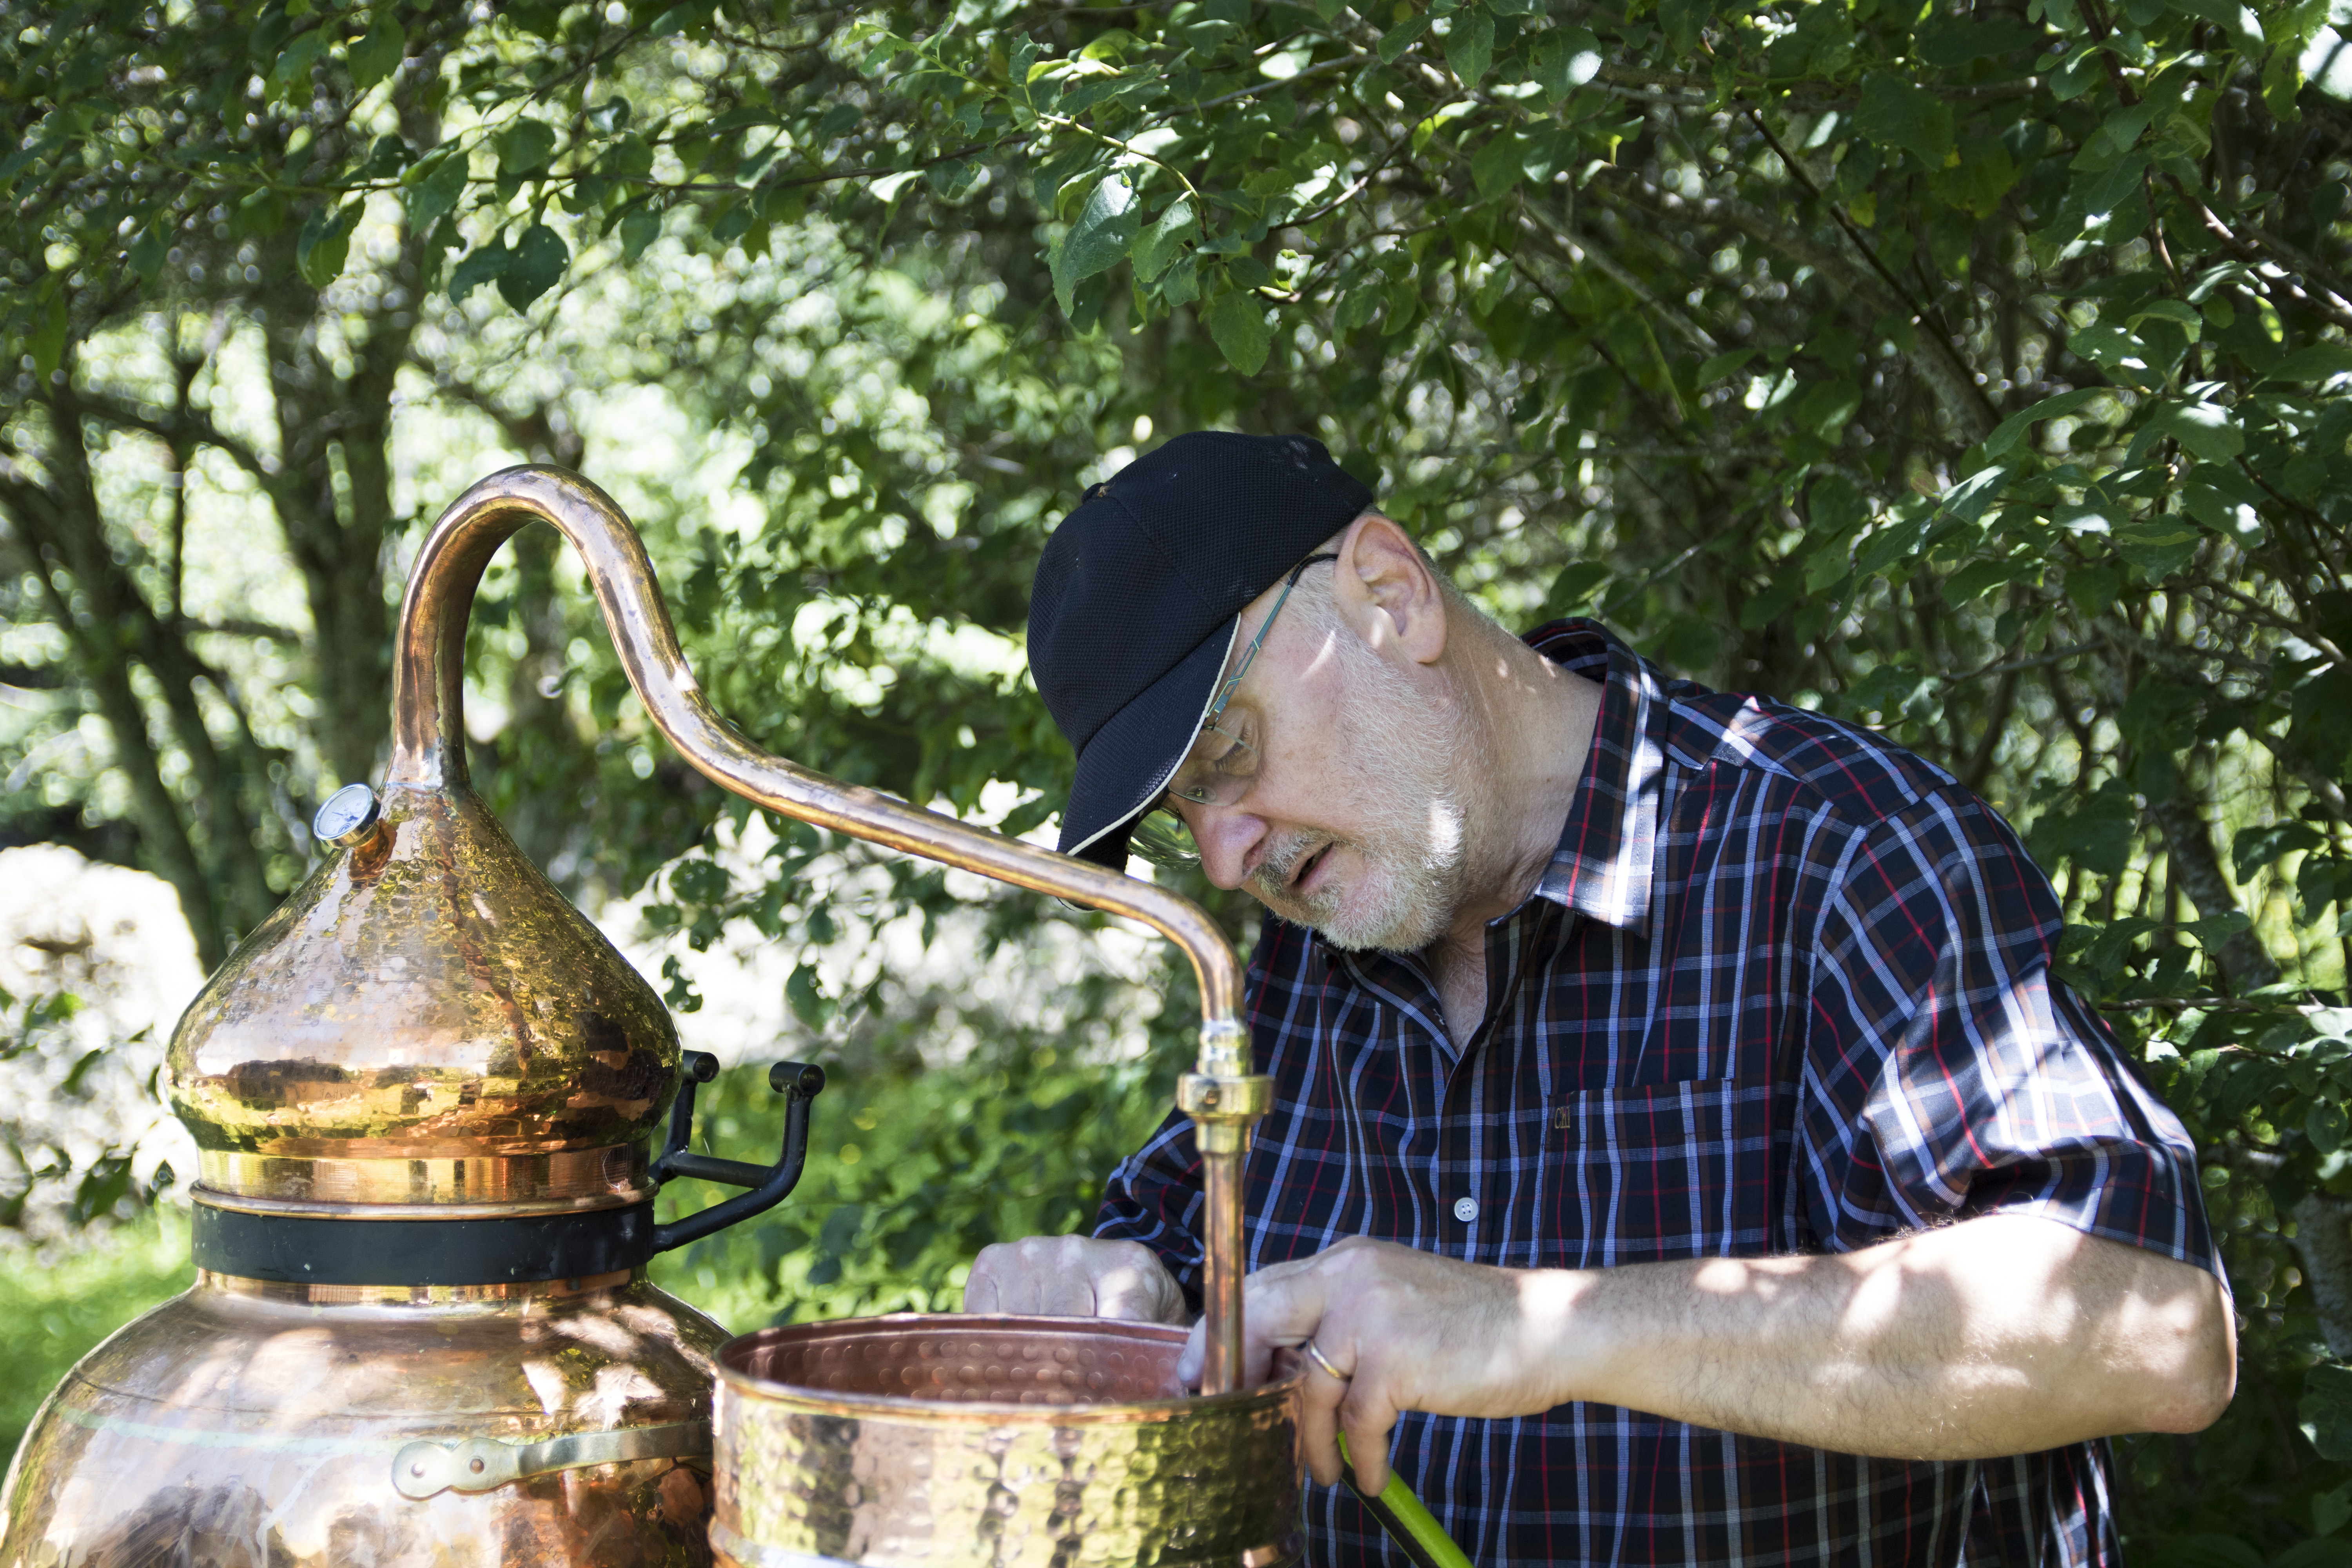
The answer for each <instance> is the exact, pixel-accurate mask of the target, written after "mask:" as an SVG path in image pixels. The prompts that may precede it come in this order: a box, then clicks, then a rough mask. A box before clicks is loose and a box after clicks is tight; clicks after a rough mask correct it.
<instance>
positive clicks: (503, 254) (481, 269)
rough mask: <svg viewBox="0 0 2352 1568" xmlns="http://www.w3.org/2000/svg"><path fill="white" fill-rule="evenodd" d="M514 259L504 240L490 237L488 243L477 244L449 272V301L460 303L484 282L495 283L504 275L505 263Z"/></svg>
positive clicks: (454, 303)
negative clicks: (454, 268)
mask: <svg viewBox="0 0 2352 1568" xmlns="http://www.w3.org/2000/svg"><path fill="white" fill-rule="evenodd" d="M513 259H514V252H512V251H511V250H509V249H508V248H507V246H506V241H505V240H504V239H501V238H495V237H494V238H492V239H491V241H490V242H489V243H488V245H478V246H476V247H474V248H473V251H472V252H471V253H470V254H469V255H467V258H465V259H464V260H463V261H460V262H459V263H457V268H456V270H454V271H452V272H451V273H450V274H449V302H450V303H451V304H453V305H462V304H464V303H465V302H466V296H467V295H468V294H470V293H472V292H473V291H474V290H475V289H478V288H479V287H480V286H481V285H483V284H485V283H495V282H497V281H498V280H499V279H500V278H503V277H504V276H506V270H507V264H508V263H509V262H510V261H512V260H513Z"/></svg>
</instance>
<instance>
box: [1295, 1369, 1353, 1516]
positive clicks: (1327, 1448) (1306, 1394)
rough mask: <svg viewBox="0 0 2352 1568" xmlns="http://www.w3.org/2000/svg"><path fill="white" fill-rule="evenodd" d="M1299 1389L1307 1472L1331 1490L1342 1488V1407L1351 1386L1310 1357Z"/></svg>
mask: <svg viewBox="0 0 2352 1568" xmlns="http://www.w3.org/2000/svg"><path fill="white" fill-rule="evenodd" d="M1305 1360H1306V1362H1307V1379H1306V1382H1305V1383H1304V1384H1302V1385H1301V1387H1300V1389H1299V1412H1298V1435H1299V1437H1300V1439H1301V1441H1302V1442H1303V1443H1304V1444H1305V1445H1306V1447H1307V1468H1308V1469H1310V1470H1312V1471H1313V1472H1314V1473H1315V1479H1317V1480H1318V1481H1319V1482H1321V1483H1322V1484H1323V1485H1325V1486H1327V1487H1334V1486H1338V1485H1339V1406H1340V1404H1341V1402H1343V1401H1344V1400H1345V1399H1346V1398H1347V1397H1348V1385H1347V1384H1346V1383H1344V1382H1342V1381H1341V1380H1340V1379H1339V1378H1336V1377H1333V1376H1332V1375H1331V1374H1330V1373H1328V1372H1326V1371H1324V1370H1323V1369H1322V1368H1321V1367H1320V1366H1318V1365H1317V1364H1316V1363H1315V1358H1314V1357H1312V1356H1308V1357H1306V1358H1305Z"/></svg>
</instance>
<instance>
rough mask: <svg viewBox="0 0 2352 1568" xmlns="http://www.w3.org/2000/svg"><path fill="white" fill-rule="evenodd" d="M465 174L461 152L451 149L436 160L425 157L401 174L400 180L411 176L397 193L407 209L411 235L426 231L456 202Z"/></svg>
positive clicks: (464, 155) (464, 183) (462, 153)
mask: <svg viewBox="0 0 2352 1568" xmlns="http://www.w3.org/2000/svg"><path fill="white" fill-rule="evenodd" d="M466 174H467V171H466V154H465V153H464V152H463V151H460V150H452V151H451V152H449V153H445V154H443V155H442V157H441V160H440V162H439V163H433V162H431V161H430V160H428V161H427V162H425V163H419V164H417V165H416V166H415V167H414V168H412V169H410V170H409V172H408V174H404V175H403V176H402V179H403V181H404V182H406V181H408V180H410V179H411V178H412V177H414V179H415V183H414V184H409V185H408V188H407V189H406V190H405V191H404V192H402V193H401V199H402V201H403V202H404V203H405V204H406V205H407V208H408V230H409V232H410V233H411V234H424V233H425V232H427V231H428V230H430V229H431V228H432V227H433V226H434V225H435V224H436V223H438V222H440V221H441V219H442V217H443V216H444V215H446V213H447V212H448V211H449V210H450V209H451V208H452V207H455V206H456V205H457V198H458V197H460V196H462V195H465V194H466Z"/></svg>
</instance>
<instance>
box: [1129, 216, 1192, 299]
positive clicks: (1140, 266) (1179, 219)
mask: <svg viewBox="0 0 2352 1568" xmlns="http://www.w3.org/2000/svg"><path fill="white" fill-rule="evenodd" d="M1200 236H1201V224H1200V219H1199V217H1198V216H1197V215H1195V214H1194V212H1193V211H1192V197H1190V196H1179V197H1178V198H1176V200H1174V201H1172V202H1171V203H1169V204H1168V210H1167V211H1166V212H1164V213H1161V214H1160V219H1159V221H1158V222H1157V223H1154V224H1153V225H1152V226H1150V228H1149V229H1147V230H1146V231H1145V232H1144V235H1143V237H1142V238H1141V239H1139V240H1138V241H1137V242H1136V246H1135V251H1134V255H1133V260H1134V263H1135V275H1136V277H1137V278H1138V279H1141V280H1142V281H1143V282H1146V283H1149V282H1150V281H1151V280H1152V279H1155V278H1157V277H1159V276H1160V274H1161V273H1162V272H1165V271H1167V270H1168V268H1169V265H1170V264H1171V262H1173V261H1174V260H1175V259H1176V258H1177V257H1179V256H1181V255H1182V254H1183V251H1184V243H1185V241H1187V240H1192V239H1198V238H1199V237H1200Z"/></svg>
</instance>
